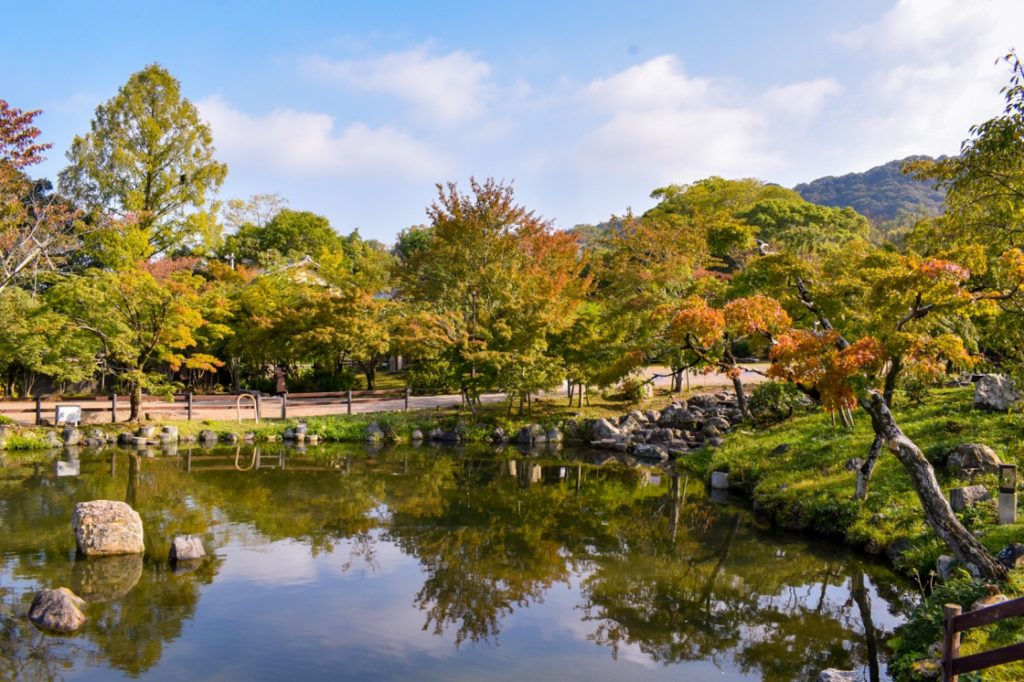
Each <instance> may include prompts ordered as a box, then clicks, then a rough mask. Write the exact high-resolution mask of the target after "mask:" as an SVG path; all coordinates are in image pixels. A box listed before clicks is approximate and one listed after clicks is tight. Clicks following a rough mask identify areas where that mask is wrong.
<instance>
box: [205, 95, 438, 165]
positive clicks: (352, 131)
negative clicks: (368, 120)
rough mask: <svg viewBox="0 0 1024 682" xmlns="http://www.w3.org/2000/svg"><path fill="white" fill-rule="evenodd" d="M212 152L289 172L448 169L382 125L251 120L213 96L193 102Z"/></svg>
mask: <svg viewBox="0 0 1024 682" xmlns="http://www.w3.org/2000/svg"><path fill="white" fill-rule="evenodd" d="M197 104H198V106H199V110H200V113H201V114H202V117H203V118H204V119H206V120H208V121H209V122H210V125H211V127H212V128H213V134H214V140H215V142H216V145H217V149H218V152H219V153H220V154H221V155H222V156H223V157H224V158H225V160H227V161H228V162H229V165H230V162H232V161H233V160H237V161H240V162H242V163H243V164H244V163H246V162H248V163H251V162H257V163H262V164H267V165H269V166H271V167H273V168H275V169H278V168H279V169H282V170H285V171H288V172H292V173H310V172H334V173H341V174H365V173H368V172H369V173H374V172H378V173H397V174H400V175H404V176H407V177H410V178H420V179H431V180H432V179H434V178H436V177H439V176H442V175H443V174H444V169H445V168H446V167H447V165H448V161H447V159H446V158H445V157H444V155H442V154H441V153H439V152H437V151H435V150H433V149H431V148H430V147H429V146H428V145H426V144H424V143H422V142H420V141H418V140H416V139H414V138H413V137H411V136H409V135H408V134H406V133H404V132H402V131H400V130H396V129H394V128H390V127H387V126H382V127H377V128H371V127H370V126H367V125H366V124H363V123H352V124H350V125H348V126H346V127H344V128H343V129H340V130H338V129H336V125H335V120H334V117H333V116H331V115H329V114H323V113H314V112H305V111H296V110H294V109H275V110H273V111H271V112H270V113H267V114H264V115H262V116H253V115H250V114H248V113H246V112H243V111H240V110H239V109H236V108H235V107H233V106H232V105H231V104H229V103H228V102H226V101H225V100H224V99H223V98H222V97H220V96H217V95H214V96H212V97H207V98H206V99H203V100H201V101H199V102H198V103H197Z"/></svg>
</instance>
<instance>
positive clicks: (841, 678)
mask: <svg viewBox="0 0 1024 682" xmlns="http://www.w3.org/2000/svg"><path fill="white" fill-rule="evenodd" d="M818 682H857V671H856V670H838V669H836V668H826V669H825V670H822V671H821V672H820V673H818Z"/></svg>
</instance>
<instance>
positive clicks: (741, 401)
mask: <svg viewBox="0 0 1024 682" xmlns="http://www.w3.org/2000/svg"><path fill="white" fill-rule="evenodd" d="M732 387H733V390H735V391H736V405H737V406H738V407H739V410H740V412H741V413H742V414H743V418H744V419H747V418H748V417H750V414H749V413H748V412H747V393H746V391H744V390H743V379H741V378H740V377H739V375H737V376H734V377H733V378H732Z"/></svg>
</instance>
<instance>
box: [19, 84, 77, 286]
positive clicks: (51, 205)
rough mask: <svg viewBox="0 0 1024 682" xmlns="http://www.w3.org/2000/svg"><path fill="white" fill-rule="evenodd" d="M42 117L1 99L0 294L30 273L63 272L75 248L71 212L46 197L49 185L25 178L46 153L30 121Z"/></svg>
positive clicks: (36, 130)
mask: <svg viewBox="0 0 1024 682" xmlns="http://www.w3.org/2000/svg"><path fill="white" fill-rule="evenodd" d="M40 113H41V112H40V111H38V110H36V111H23V110H21V109H17V108H15V107H12V106H10V105H9V104H8V103H7V102H6V101H4V100H3V99H0V294H2V293H3V291H4V290H5V289H7V288H8V287H10V286H12V285H15V284H18V283H19V282H20V281H23V280H24V279H26V276H27V275H29V274H30V273H36V272H38V271H40V270H44V271H45V270H53V269H57V268H59V267H61V266H62V265H63V264H64V261H65V258H66V256H67V254H68V253H69V251H71V250H72V249H73V248H74V247H75V246H77V244H78V241H77V238H76V234H75V214H74V212H73V211H71V210H70V209H69V208H68V207H67V206H66V205H65V204H64V202H62V201H60V200H59V199H58V198H57V197H56V196H54V195H53V194H51V193H50V192H49V183H47V182H46V181H39V182H33V181H32V180H31V179H30V178H29V177H28V175H26V173H25V169H26V168H28V167H30V166H33V165H35V164H38V163H40V162H42V161H43V152H45V151H46V150H47V149H49V148H50V145H49V144H43V143H40V142H37V139H38V137H39V135H40V131H39V129H38V128H36V127H35V125H34V123H33V121H34V119H35V117H36V116H38V115H39V114H40Z"/></svg>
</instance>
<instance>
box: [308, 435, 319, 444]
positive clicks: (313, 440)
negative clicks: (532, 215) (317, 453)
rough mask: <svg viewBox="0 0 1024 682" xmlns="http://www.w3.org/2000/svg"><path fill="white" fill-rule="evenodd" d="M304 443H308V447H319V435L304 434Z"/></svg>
mask: <svg viewBox="0 0 1024 682" xmlns="http://www.w3.org/2000/svg"><path fill="white" fill-rule="evenodd" d="M306 442H307V443H309V444H310V445H319V444H320V434H318V433H307V434H306Z"/></svg>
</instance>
